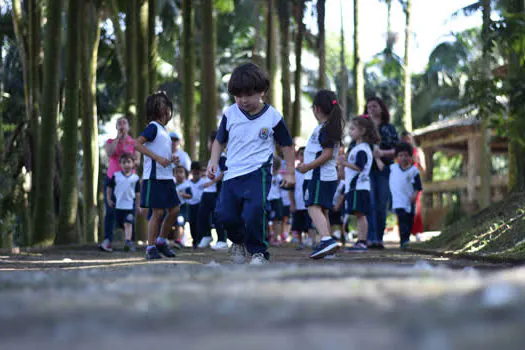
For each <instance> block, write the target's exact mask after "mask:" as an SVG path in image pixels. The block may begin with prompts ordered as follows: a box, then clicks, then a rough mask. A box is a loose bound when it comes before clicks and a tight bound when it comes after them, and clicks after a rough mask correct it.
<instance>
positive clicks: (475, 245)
mask: <svg viewBox="0 0 525 350" xmlns="http://www.w3.org/2000/svg"><path fill="white" fill-rule="evenodd" d="M414 248H420V249H430V250H437V251H440V252H445V253H456V254H462V255H472V256H478V257H498V258H504V259H512V260H525V193H514V194H511V195H510V196H509V197H508V198H506V199H505V200H503V201H501V202H498V203H495V204H493V205H491V206H490V207H488V208H487V209H484V210H482V211H480V212H478V213H477V214H475V215H473V216H470V217H467V216H465V217H464V218H462V219H460V220H458V221H456V222H455V223H453V224H451V225H449V226H446V227H445V228H444V229H443V231H442V233H441V235H439V236H437V237H435V238H433V239H432V240H430V241H427V242H423V243H419V244H416V245H414Z"/></svg>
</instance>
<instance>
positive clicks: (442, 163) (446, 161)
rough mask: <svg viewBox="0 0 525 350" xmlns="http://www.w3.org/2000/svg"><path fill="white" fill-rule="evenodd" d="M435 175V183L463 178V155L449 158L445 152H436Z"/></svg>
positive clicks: (433, 178) (434, 160)
mask: <svg viewBox="0 0 525 350" xmlns="http://www.w3.org/2000/svg"><path fill="white" fill-rule="evenodd" d="M433 162H434V173H433V176H432V180H433V181H446V180H450V179H453V178H455V177H459V176H461V173H462V163H463V156H462V155H460V154H459V155H454V156H452V157H449V156H447V155H446V154H444V153H443V152H436V153H434V156H433Z"/></svg>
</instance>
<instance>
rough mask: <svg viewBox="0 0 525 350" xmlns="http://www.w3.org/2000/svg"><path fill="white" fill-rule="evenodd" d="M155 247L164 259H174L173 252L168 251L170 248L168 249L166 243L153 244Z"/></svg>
mask: <svg viewBox="0 0 525 350" xmlns="http://www.w3.org/2000/svg"><path fill="white" fill-rule="evenodd" d="M155 246H156V247H157V249H158V251H159V252H160V253H161V254H162V255H164V256H165V257H166V258H174V257H175V253H174V252H173V250H171V249H170V247H168V243H167V242H164V243H162V244H158V243H157V244H155Z"/></svg>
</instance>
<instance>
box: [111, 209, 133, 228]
mask: <svg viewBox="0 0 525 350" xmlns="http://www.w3.org/2000/svg"><path fill="white" fill-rule="evenodd" d="M115 215H116V220H117V225H118V226H119V227H121V228H124V224H132V225H133V223H135V211H134V210H125V209H116V210H115Z"/></svg>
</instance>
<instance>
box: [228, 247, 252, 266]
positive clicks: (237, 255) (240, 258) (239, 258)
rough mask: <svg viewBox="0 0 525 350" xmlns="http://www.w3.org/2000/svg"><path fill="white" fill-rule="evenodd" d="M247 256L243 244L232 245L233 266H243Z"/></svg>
mask: <svg viewBox="0 0 525 350" xmlns="http://www.w3.org/2000/svg"><path fill="white" fill-rule="evenodd" d="M247 255H248V253H247V252H246V247H245V246H244V244H235V243H234V244H232V261H233V263H234V264H244V262H245V261H246V256H247Z"/></svg>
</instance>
